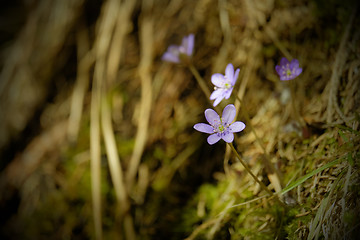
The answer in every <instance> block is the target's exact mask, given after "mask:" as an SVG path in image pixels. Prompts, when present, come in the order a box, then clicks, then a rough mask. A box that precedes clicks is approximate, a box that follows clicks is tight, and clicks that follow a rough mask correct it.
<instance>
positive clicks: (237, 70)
mask: <svg viewBox="0 0 360 240" xmlns="http://www.w3.org/2000/svg"><path fill="white" fill-rule="evenodd" d="M239 73H240V68H238V69H236V71H235V76H234V79H233V81H232V82H231V84H232V85H233V86H234V85H235V83H236V81H237V79H238V77H239Z"/></svg>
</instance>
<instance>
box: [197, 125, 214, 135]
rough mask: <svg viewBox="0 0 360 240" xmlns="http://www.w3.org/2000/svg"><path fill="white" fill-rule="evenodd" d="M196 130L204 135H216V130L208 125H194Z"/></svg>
mask: <svg viewBox="0 0 360 240" xmlns="http://www.w3.org/2000/svg"><path fill="white" fill-rule="evenodd" d="M194 129H195V130H197V131H199V132H203V133H210V134H211V133H214V128H213V127H212V126H210V125H209V124H206V123H197V124H195V125H194Z"/></svg>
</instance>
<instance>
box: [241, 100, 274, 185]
mask: <svg viewBox="0 0 360 240" xmlns="http://www.w3.org/2000/svg"><path fill="white" fill-rule="evenodd" d="M236 98H237V100H239V102H240V104H241V107H240V111H241V112H242V114H243V115H244V117H245V120H246V122H247V125H248V126H249V127H250V130H251V131H252V132H253V134H254V136H255V139H256V141H257V142H258V143H259V145H260V147H261V149H262V151H263V153H264V156H265V161H266V165H267V166H268V167H269V168H270V171H271V173H274V174H276V175H277V178H278V179H279V181H280V177H279V173H278V172H277V171H276V169H275V168H274V166H273V165H272V164H271V161H270V156H269V155H268V154H267V152H266V149H265V145H264V143H263V141H262V140H261V139H260V138H259V136H258V135H257V133H256V131H255V128H254V127H253V125H252V124H251V120H250V117H249V114H248V112H247V110H246V108H245V105H244V104H243V103H242V101H241V99H240V98H239V96H238V95H236Z"/></svg>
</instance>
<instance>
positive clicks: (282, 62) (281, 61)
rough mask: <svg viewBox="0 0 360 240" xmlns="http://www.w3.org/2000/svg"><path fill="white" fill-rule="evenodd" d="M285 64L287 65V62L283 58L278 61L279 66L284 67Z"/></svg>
mask: <svg viewBox="0 0 360 240" xmlns="http://www.w3.org/2000/svg"><path fill="white" fill-rule="evenodd" d="M286 64H289V61H288V60H287V59H286V58H285V57H283V58H281V60H280V66H284V65H286Z"/></svg>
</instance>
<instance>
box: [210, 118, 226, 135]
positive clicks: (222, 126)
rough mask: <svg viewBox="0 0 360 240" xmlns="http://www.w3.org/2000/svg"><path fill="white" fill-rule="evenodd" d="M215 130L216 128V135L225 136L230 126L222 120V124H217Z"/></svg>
mask: <svg viewBox="0 0 360 240" xmlns="http://www.w3.org/2000/svg"><path fill="white" fill-rule="evenodd" d="M213 128H214V133H218V134H223V133H226V132H227V129H228V128H229V124H228V123H223V121H222V118H220V122H219V123H218V124H215V125H214V126H213Z"/></svg>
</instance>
